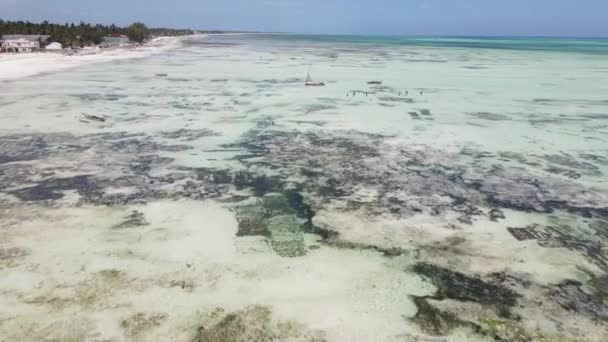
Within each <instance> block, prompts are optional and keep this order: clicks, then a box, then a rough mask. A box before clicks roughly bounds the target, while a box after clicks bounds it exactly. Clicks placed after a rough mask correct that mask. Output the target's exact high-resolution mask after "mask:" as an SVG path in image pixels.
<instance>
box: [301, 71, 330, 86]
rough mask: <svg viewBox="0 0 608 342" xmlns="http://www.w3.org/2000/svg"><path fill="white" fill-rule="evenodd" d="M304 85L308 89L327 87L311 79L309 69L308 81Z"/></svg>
mask: <svg viewBox="0 0 608 342" xmlns="http://www.w3.org/2000/svg"><path fill="white" fill-rule="evenodd" d="M304 84H305V85H306V86H308V87H322V86H324V85H325V83H323V82H315V81H313V80H312V78H310V68H308V73H307V74H306V81H305V82H304Z"/></svg>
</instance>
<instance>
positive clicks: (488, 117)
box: [466, 112, 511, 121]
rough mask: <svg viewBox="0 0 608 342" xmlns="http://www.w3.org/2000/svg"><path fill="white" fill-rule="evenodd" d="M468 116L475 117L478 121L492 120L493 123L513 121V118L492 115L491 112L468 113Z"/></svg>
mask: <svg viewBox="0 0 608 342" xmlns="http://www.w3.org/2000/svg"><path fill="white" fill-rule="evenodd" d="M466 114H467V115H470V116H474V117H476V118H478V119H483V120H491V121H505V120H511V118H510V117H509V116H507V115H504V114H497V113H490V112H475V113H466Z"/></svg>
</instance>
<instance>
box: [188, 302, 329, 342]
mask: <svg viewBox="0 0 608 342" xmlns="http://www.w3.org/2000/svg"><path fill="white" fill-rule="evenodd" d="M321 335H322V334H321V333H311V332H308V331H306V329H305V328H304V327H302V326H301V325H299V324H297V323H293V322H281V321H276V320H273V319H272V312H271V311H270V309H269V308H268V307H265V306H259V305H256V306H251V307H248V308H246V309H244V310H241V311H237V312H233V313H230V314H227V315H226V316H224V317H223V318H222V319H221V320H220V321H219V322H217V323H215V324H213V325H212V326H211V327H210V328H205V327H204V326H199V327H198V329H197V332H196V336H195V337H194V339H193V340H192V342H250V341H256V342H271V341H294V342H296V341H302V342H304V341H307V342H322V341H325V339H324V338H323V337H322V336H321Z"/></svg>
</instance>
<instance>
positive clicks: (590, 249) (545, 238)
mask: <svg viewBox="0 0 608 342" xmlns="http://www.w3.org/2000/svg"><path fill="white" fill-rule="evenodd" d="M600 228H601V226H600ZM507 230H508V231H509V233H511V235H512V236H513V237H514V238H516V239H517V240H519V241H524V240H536V241H537V242H538V244H539V245H540V246H542V247H548V248H556V247H563V248H567V249H569V250H572V251H575V252H577V253H579V254H581V255H583V256H585V257H587V258H589V259H590V260H591V261H592V262H594V263H596V264H597V265H598V266H600V267H602V268H603V269H608V254H607V253H606V251H605V250H604V248H603V246H602V243H601V242H600V241H598V240H596V239H593V240H592V239H587V240H585V239H582V238H580V237H577V236H575V235H574V228H572V227H569V226H566V225H562V226H541V225H538V224H532V225H529V226H526V227H508V228H507ZM596 233H597V234H598V236H599V237H601V236H602V234H603V232H602V231H601V230H600V231H597V232H596Z"/></svg>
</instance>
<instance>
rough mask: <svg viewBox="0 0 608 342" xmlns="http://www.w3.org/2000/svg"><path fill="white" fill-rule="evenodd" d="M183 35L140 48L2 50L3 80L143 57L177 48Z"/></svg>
mask: <svg viewBox="0 0 608 342" xmlns="http://www.w3.org/2000/svg"><path fill="white" fill-rule="evenodd" d="M182 39H184V38H183V37H159V38H154V39H153V40H151V41H149V42H147V43H146V44H144V45H142V46H138V47H134V46H125V47H116V48H109V49H101V48H87V49H81V50H78V51H75V52H74V53H69V52H68V51H62V52H40V53H35V52H34V53H12V54H7V53H0V80H14V79H19V78H23V77H29V76H35V75H39V74H43V73H49V72H57V71H61V70H65V69H69V68H74V67H78V66H82V65H88V64H92V63H99V62H108V61H113V60H121V59H129V58H143V57H146V56H150V55H154V54H158V53H163V52H167V51H171V50H175V49H178V48H179V46H180V42H181V40H182Z"/></svg>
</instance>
